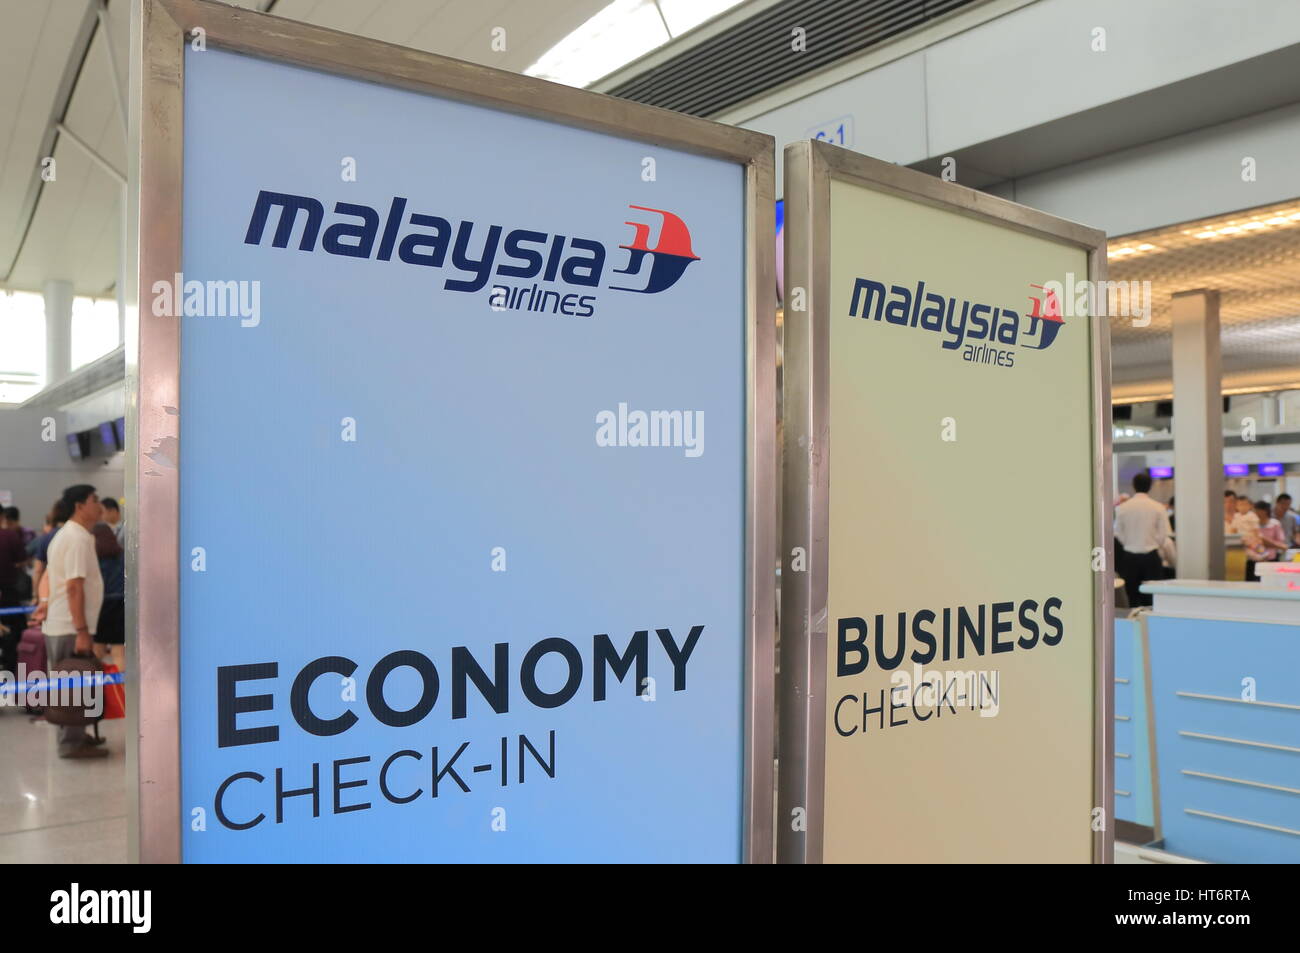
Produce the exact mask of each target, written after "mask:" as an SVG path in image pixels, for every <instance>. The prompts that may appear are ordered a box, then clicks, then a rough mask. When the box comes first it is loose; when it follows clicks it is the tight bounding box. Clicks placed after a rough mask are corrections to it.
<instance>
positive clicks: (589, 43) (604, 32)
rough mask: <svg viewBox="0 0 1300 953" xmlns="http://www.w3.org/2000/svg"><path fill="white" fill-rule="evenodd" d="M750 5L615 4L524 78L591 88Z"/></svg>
mask: <svg viewBox="0 0 1300 953" xmlns="http://www.w3.org/2000/svg"><path fill="white" fill-rule="evenodd" d="M742 2H744V0H613V2H612V3H610V4H609V5H608V6H606V7H605V8H604V9H603V10H601V11H600V12H599V13H597V14H596V15H595V16H593V17H592V18H591V19H589V20H587V22H586V23H584V24H582V26H580V27H578V28H577V29H576V30H574V31H573V32H572V33H570V34H569V35H568V36H566V37H565V38H564V39H562V40H561V41H560V42H559V43H556V44H555V46H553V47H551V48H550V49H549V50H547V51H546V52H545V53H543V54H542V56H541V58H540V59H539V60H538V61H537V62H536V63H534V64H533V65H532V66H530V67H528V69H526V70H524V72H525V73H526V74H527V75H529V76H537V77H540V78H541V79H549V80H551V81H553V82H556V83H564V84H565V85H567V86H588V85H590V84H591V83H594V82H595V81H596V80H598V79H600V78H601V77H602V76H608V75H609V74H610V73H612V72H614V71H615V70H617V69H619V68H620V67H622V66H626V65H627V64H628V63H630V62H632V61H633V60H635V59H637V58H638V57H641V56H644V55H645V54H647V53H649V52H650V51H651V50H654V49H657V48H658V47H660V46H663V45H664V44H665V43H667V42H668V41H669V40H671V39H673V38H675V37H678V36H681V35H682V34H683V33H685V32H687V31H688V30H692V29H694V28H695V27H697V26H699V25H700V24H701V23H703V22H704V21H705V20H709V19H711V18H713V17H715V16H717V15H718V14H719V13H722V12H724V11H726V10H729V9H731V8H732V7H734V6H737V5H738V4H740V3H742Z"/></svg>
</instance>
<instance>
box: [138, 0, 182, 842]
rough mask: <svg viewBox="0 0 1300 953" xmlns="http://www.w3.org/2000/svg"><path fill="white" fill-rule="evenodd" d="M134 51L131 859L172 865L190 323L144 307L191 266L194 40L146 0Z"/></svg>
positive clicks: (177, 837)
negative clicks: (183, 331)
mask: <svg viewBox="0 0 1300 953" xmlns="http://www.w3.org/2000/svg"><path fill="white" fill-rule="evenodd" d="M131 43H132V54H133V59H132V62H133V63H136V64H142V65H143V68H142V69H136V70H134V71H132V74H131V99H130V104H129V111H130V113H131V116H130V133H131V137H130V139H129V140H128V145H129V149H128V153H129V155H128V163H129V171H130V174H129V175H128V184H129V193H128V194H129V199H128V201H129V209H130V212H131V214H130V216H129V218H128V222H129V224H128V235H129V236H131V239H130V241H131V245H130V248H131V250H132V251H134V253H135V255H136V261H137V267H136V268H134V269H132V268H128V269H127V272H128V274H130V275H131V278H132V281H131V284H132V287H130V288H128V289H127V347H126V365H127V415H128V417H127V434H128V442H127V461H128V462H127V467H126V470H127V477H126V478H127V486H126V490H127V498H128V509H127V513H128V514H129V515H130V516H131V518H130V519H128V521H127V527H128V532H129V533H130V537H129V542H128V547H127V601H126V605H127V632H128V640H127V641H128V653H129V654H128V660H127V661H128V674H129V676H130V677H129V678H128V679H127V712H128V717H129V719H130V720H129V724H128V739H129V750H128V771H131V770H132V769H134V774H135V778H136V779H137V783H136V784H135V785H132V784H130V783H128V785H127V787H128V790H129V795H128V796H129V798H130V799H131V805H130V810H129V813H128V829H129V833H128V839H129V842H130V854H131V858H132V859H133V860H138V861H140V862H143V863H163V862H173V861H179V860H180V859H181V791H180V722H179V716H180V694H179V692H180V665H179V663H180V641H179V617H180V612H179V604H178V598H177V597H178V588H179V571H180V568H179V567H180V554H179V547H178V520H179V517H180V509H179V500H180V470H179V467H180V451H179V443H178V437H179V420H180V418H179V408H180V380H179V370H180V325H179V321H178V319H176V318H172V317H165V316H164V317H158V316H155V315H154V314H153V313H152V311H151V309H150V308H147V307H146V308H141V307H140V299H141V298H142V297H145V296H146V295H145V293H144V289H150V288H152V287H153V285H154V282H156V281H166V282H168V283H170V282H171V281H172V280H173V276H174V275H175V274H176V273H177V272H179V271H180V270H181V204H180V203H181V171H182V156H181V148H182V130H183V125H182V109H183V106H184V99H183V95H184V94H183V90H184V76H183V68H184V60H183V56H182V48H183V43H184V37H183V35H182V30H181V26H180V25H179V24H178V23H177V22H176V20H175V19H174V18H173V17H172V16H171V15H170V12H169V11H168V9H167V8H166V7H165V6H164V5H162V4H159V3H157V2H155V0H141V2H138V3H137V4H136V5H135V6H134V8H133V10H132V38H131ZM142 223H147V225H146V226H145V227H142ZM131 504H135V506H134V507H132V506H131Z"/></svg>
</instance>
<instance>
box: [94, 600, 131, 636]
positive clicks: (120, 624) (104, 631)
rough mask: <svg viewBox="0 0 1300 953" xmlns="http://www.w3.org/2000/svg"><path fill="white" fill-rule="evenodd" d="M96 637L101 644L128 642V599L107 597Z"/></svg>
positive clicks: (100, 611) (102, 608)
mask: <svg viewBox="0 0 1300 953" xmlns="http://www.w3.org/2000/svg"><path fill="white" fill-rule="evenodd" d="M94 639H95V641H96V642H98V643H99V644H100V645H125V644H126V600H124V599H105V600H104V604H103V605H102V606H101V607H100V609H99V625H98V626H96V631H95V636H94Z"/></svg>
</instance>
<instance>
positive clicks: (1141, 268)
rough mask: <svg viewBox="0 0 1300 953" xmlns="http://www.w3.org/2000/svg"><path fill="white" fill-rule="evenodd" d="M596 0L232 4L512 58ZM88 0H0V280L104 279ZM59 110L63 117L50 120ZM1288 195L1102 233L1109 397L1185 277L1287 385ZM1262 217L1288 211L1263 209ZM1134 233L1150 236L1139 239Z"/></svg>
mask: <svg viewBox="0 0 1300 953" xmlns="http://www.w3.org/2000/svg"><path fill="white" fill-rule="evenodd" d="M606 2H607V0H238V3H237V5H239V6H244V7H248V8H256V9H263V10H265V9H267V8H268V7H269V8H270V12H272V13H274V14H275V15H276V16H284V17H288V18H291V19H298V20H303V21H306V22H309V23H313V24H317V25H320V26H325V27H330V28H332V29H337V30H342V31H346V32H350V33H358V34H361V35H363V36H368V37H373V38H375V39H380V40H384V41H387V42H391V43H397V44H400V45H404V46H413V47H417V48H419V49H424V50H429V51H431V52H435V53H440V54H443V55H447V56H453V57H457V58H460V59H466V60H472V61H475V62H479V63H484V64H487V65H493V66H498V67H502V68H505V69H510V70H515V71H523V70H524V69H526V68H528V67H529V66H530V65H531V64H532V63H533V62H535V61H536V60H537V59H538V58H539V57H540V56H541V55H542V54H543V53H545V52H546V51H547V50H548V49H550V48H551V47H552V46H553V45H555V44H556V43H557V42H559V41H560V40H561V39H562V38H563V37H565V36H566V35H567V34H569V33H570V32H571V31H572V30H574V29H576V28H577V27H578V26H580V25H581V24H582V23H583V22H584V21H586V20H587V19H588V18H590V17H591V16H592V15H593V14H595V13H596V12H598V11H599V10H601V9H602V8H603V7H604V6H605V5H606ZM98 6H99V5H98V2H97V0H0V131H2V133H3V138H0V288H9V289H18V290H31V291H38V290H40V288H41V287H42V286H43V284H44V282H45V281H46V280H48V279H51V278H61V279H66V280H69V281H71V282H72V283H73V285H74V287H75V289H76V292H77V293H78V294H82V295H93V296H111V295H112V294H113V291H114V288H115V285H116V280H117V270H118V243H119V228H120V219H119V216H118V202H119V195H120V187H119V184H118V181H117V180H116V179H115V178H114V177H113V174H112V173H111V172H110V171H107V170H105V169H104V168H102V167H100V166H99V165H97V164H96V163H95V162H94V161H92V160H91V159H90V158H89V157H88V156H87V155H86V153H85V152H84V151H83V150H82V149H81V148H79V147H78V146H77V145H76V144H75V143H74V142H72V141H71V139H70V136H77V137H79V138H80V139H82V140H84V141H85V142H86V143H87V144H88V145H89V146H90V147H91V148H92V149H93V150H95V151H96V152H97V153H99V155H100V156H102V157H103V159H104V160H105V161H106V162H107V164H108V165H109V166H111V167H112V168H113V169H116V170H117V171H118V172H124V171H125V169H126V140H125V130H124V127H123V123H122V120H121V118H120V115H119V112H118V108H117V105H116V93H115V91H114V88H113V85H112V82H111V78H112V77H113V75H114V73H113V69H114V64H115V66H116V71H117V76H116V78H117V80H118V82H119V83H120V84H122V87H123V88H124V87H125V71H126V67H127V54H128V32H129V20H130V0H107V3H106V12H105V19H106V22H107V36H108V37H111V41H112V42H111V50H112V55H111V57H110V55H109V44H108V43H107V42H106V32H105V30H104V29H103V28H102V27H101V25H100V22H99V17H98V14H97V11H98ZM494 26H504V27H505V28H506V30H507V36H508V43H507V49H506V51H505V52H493V51H492V49H491V45H490V42H491V34H490V30H491V29H492V27H494ZM59 123H61V124H62V126H63V127H64V128H65V129H66V130H67V132H66V133H64V132H60V131H58V130H57V129H56V124H59ZM45 156H53V158H54V160H55V170H56V176H55V179H54V181H51V182H42V180H41V175H40V171H41V160H42V158H43V157H45ZM1297 209H1300V202H1292V203H1289V204H1287V205H1285V206H1275V207H1272V208H1271V209H1265V210H1258V211H1257V212H1246V213H1237V214H1233V215H1224V216H1219V217H1217V218H1216V219H1212V220H1207V221H1206V222H1201V223H1193V224H1183V225H1178V226H1172V227H1169V228H1162V229H1158V230H1155V231H1152V232H1148V233H1144V234H1142V235H1135V236H1126V237H1124V238H1120V239H1114V240H1112V242H1111V258H1110V262H1109V264H1110V276H1111V277H1112V278H1113V279H1116V280H1119V279H1123V280H1137V281H1142V280H1148V281H1151V282H1152V303H1153V309H1152V312H1153V313H1152V322H1151V324H1150V326H1148V327H1145V328H1143V327H1135V326H1133V324H1132V321H1131V320H1130V319H1128V318H1114V319H1112V322H1111V326H1112V344H1113V348H1112V355H1113V365H1114V385H1115V387H1114V390H1115V396H1116V398H1117V399H1119V400H1125V399H1127V400H1134V399H1138V398H1148V399H1149V398H1152V397H1157V396H1165V395H1167V394H1168V393H1169V392H1170V391H1171V390H1172V382H1171V379H1170V376H1171V369H1170V338H1171V331H1170V322H1169V296H1170V295H1171V294H1172V293H1174V292H1176V291H1182V290H1188V289H1192V288H1217V289H1219V290H1220V291H1221V293H1222V305H1221V321H1222V324H1223V376H1224V388H1225V389H1226V390H1244V389H1249V388H1260V387H1274V386H1285V385H1290V386H1300V383H1298V382H1300V220H1298V219H1293V218H1290V217H1289V216H1290V215H1291V214H1293V213H1295V212H1296V211H1297ZM1269 219H1273V220H1285V222H1286V224H1277V223H1276V222H1275V223H1274V224H1272V225H1269V224H1266V223H1267V222H1268V220H1269ZM1249 223H1263V224H1249ZM1248 224H1249V227H1247V225H1248ZM1234 227H1237V228H1239V230H1238V231H1232V229H1233V228H1234ZM1221 229H1224V230H1226V231H1220V230H1221ZM1210 232H1214V233H1215V234H1214V235H1213V237H1209V233H1210ZM1198 235H1199V236H1202V237H1198ZM1142 245H1148V246H1151V247H1150V248H1144V249H1141V250H1139V246H1142ZM1123 249H1131V251H1128V252H1123V251H1121V250H1123ZM1117 251H1118V252H1120V253H1119V254H1116V252H1117Z"/></svg>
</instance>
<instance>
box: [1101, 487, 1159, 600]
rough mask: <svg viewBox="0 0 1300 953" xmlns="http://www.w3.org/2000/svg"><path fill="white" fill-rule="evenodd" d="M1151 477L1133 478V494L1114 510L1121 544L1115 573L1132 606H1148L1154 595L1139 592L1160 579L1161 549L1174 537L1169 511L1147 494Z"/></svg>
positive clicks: (1116, 537) (1117, 534)
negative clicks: (1144, 584)
mask: <svg viewBox="0 0 1300 953" xmlns="http://www.w3.org/2000/svg"><path fill="white" fill-rule="evenodd" d="M1150 489H1151V476H1150V474H1147V473H1139V474H1137V475H1136V476H1134V477H1133V490H1134V494H1133V496H1132V497H1131V498H1129V499H1128V500H1126V501H1125V502H1123V503H1121V504H1120V505H1119V506H1118V507H1116V508H1115V541H1116V542H1117V543H1119V549H1118V554H1119V565H1118V566H1117V567H1116V571H1117V572H1118V573H1119V575H1120V576H1121V577H1123V579H1124V591H1125V593H1126V594H1127V595H1128V604H1129V605H1130V606H1149V605H1151V601H1152V600H1151V596H1149V595H1147V594H1144V593H1142V592H1140V591H1139V587H1140V586H1141V585H1142V583H1144V582H1146V581H1148V580H1150V579H1160V578H1161V577H1162V575H1163V572H1162V570H1161V565H1160V548H1161V546H1162V545H1164V542H1165V540H1167V539H1169V538H1170V537H1171V536H1172V535H1173V530H1172V529H1170V527H1169V512H1168V511H1167V510H1166V509H1165V506H1164V504H1163V503H1157V502H1156V501H1155V500H1153V499H1151V497H1150V496H1148V495H1147V493H1148V491H1149V490H1150Z"/></svg>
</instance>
